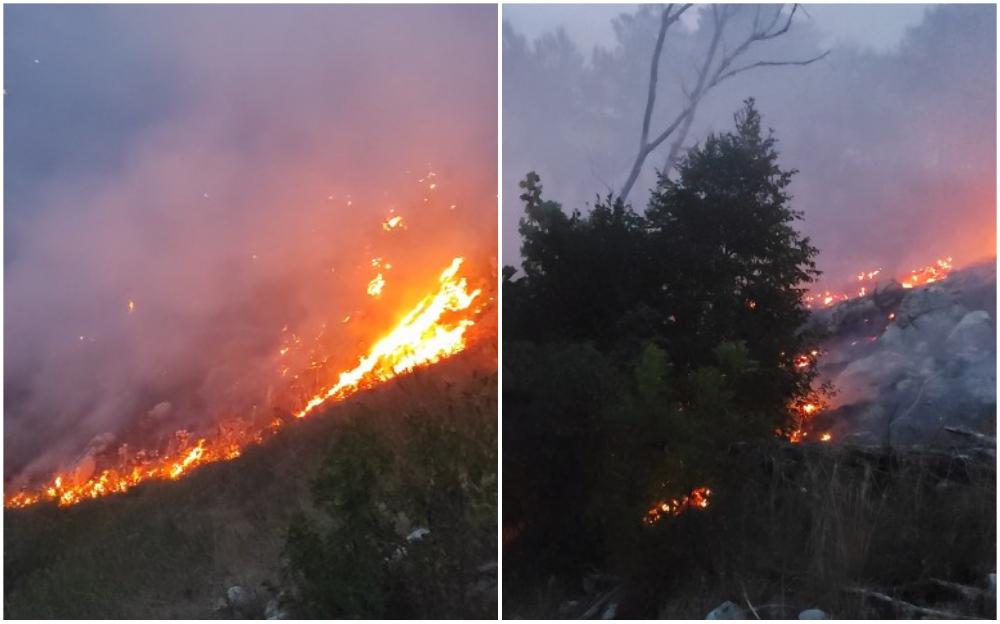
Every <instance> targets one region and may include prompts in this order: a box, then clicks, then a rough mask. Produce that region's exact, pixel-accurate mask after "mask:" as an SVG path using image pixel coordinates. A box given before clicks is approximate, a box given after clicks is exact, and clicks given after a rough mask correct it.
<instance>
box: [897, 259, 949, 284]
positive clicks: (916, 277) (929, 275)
mask: <svg viewBox="0 0 1000 624" xmlns="http://www.w3.org/2000/svg"><path fill="white" fill-rule="evenodd" d="M951 269H952V266H951V256H948V257H947V258H941V259H938V260H937V262H935V263H934V264H928V265H927V266H925V267H923V268H920V269H913V270H912V271H910V275H909V276H908V277H906V278H905V279H904V280H903V281H902V284H903V288H914V287H915V286H923V285H924V284H933V283H934V282H939V281H941V280H943V279H945V278H947V277H948V273H950V272H951Z"/></svg>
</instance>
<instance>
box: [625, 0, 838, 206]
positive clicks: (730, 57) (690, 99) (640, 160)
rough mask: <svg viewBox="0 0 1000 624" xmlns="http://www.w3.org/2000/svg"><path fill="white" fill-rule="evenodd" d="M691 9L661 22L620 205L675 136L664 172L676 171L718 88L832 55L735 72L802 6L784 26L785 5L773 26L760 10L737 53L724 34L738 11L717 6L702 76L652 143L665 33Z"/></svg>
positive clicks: (671, 11)
mask: <svg viewBox="0 0 1000 624" xmlns="http://www.w3.org/2000/svg"><path fill="white" fill-rule="evenodd" d="M690 7H691V5H690V4H686V5H683V6H681V7H679V8H677V7H675V5H669V6H668V7H667V8H666V9H664V11H663V14H662V16H661V20H660V29H659V32H658V34H657V38H656V45H655V46H654V48H653V57H652V61H651V63H650V68H649V87H648V90H647V93H646V108H645V110H644V111H643V117H642V130H641V132H640V134H639V149H638V152H637V154H636V158H635V162H633V164H632V169H631V171H630V172H629V175H628V178H627V179H626V180H625V184H624V185H623V186H622V191H621V193H620V197H621V199H622V200H625V199H627V198H628V195H629V193H630V192H631V190H632V187H633V186H634V185H635V182H636V180H637V179H638V178H639V174H640V173H641V172H642V167H643V165H644V164H645V162H646V158H647V157H648V156H649V154H650V153H652V152H653V151H654V150H656V149H657V148H658V147H659V146H660V145H661V144H662V143H663V142H664V141H665V140H666V139H667V138H669V137H670V136H671V135H673V134H674V133H675V132H676V133H677V136H676V137H675V140H674V141H673V142H672V143H671V146H670V151H669V153H668V155H667V160H666V162H665V166H664V171H668V170H669V169H670V168H671V167H672V166H673V164H674V162H676V160H677V157H678V155H679V153H680V150H681V148H682V147H683V144H684V140H685V139H686V138H687V134H688V131H689V130H690V128H691V124H692V123H693V121H694V113H695V111H696V110H697V108H698V104H699V103H700V102H701V100H702V99H703V98H704V96H705V95H706V94H707V93H708V92H709V91H711V90H712V89H713V88H714V87H716V86H717V85H718V84H719V83H720V82H723V81H725V80H727V79H729V78H732V77H733V76H736V75H738V74H741V73H743V72H747V71H750V70H752V69H756V68H758V67H780V66H792V65H796V66H804V65H809V64H811V63H814V62H816V61H818V60H820V59H822V58H825V57H826V56H827V55H828V54H829V51H826V52H824V53H823V54H820V55H818V56H815V57H813V58H809V59H805V60H798V61H796V60H791V61H757V62H754V63H749V64H747V65H743V66H740V67H735V68H734V67H733V63H734V62H735V61H736V60H737V59H738V58H740V57H741V56H742V55H743V54H744V53H746V51H747V50H749V49H750V48H751V47H752V46H753V45H754V44H755V43H758V42H761V41H769V40H771V39H775V38H777V37H780V36H781V35H784V34H785V33H787V32H788V31H789V29H790V28H791V26H792V20H793V19H794V17H795V13H796V12H797V11H798V8H799V7H798V5H793V6H792V9H791V11H789V12H788V15H787V17H786V18H785V19H784V20H783V21H782V19H781V17H782V13H783V8H784V7H783V5H778V6H777V8H776V10H775V11H774V14H773V15H772V16H771V18H770V20H762V18H761V13H762V8H761V7H759V6H758V7H757V8H756V10H755V12H754V17H753V22H752V25H751V28H750V34H749V35H748V36H747V37H746V38H745V39H743V40H742V41H741V42H740V43H739V45H737V46H736V48H734V49H733V50H732V51H729V50H727V47H726V45H725V43H724V42H723V33H724V31H725V29H726V25H727V23H728V22H729V20H730V18H731V17H732V16H733V15H734V14H735V11H736V8H735V7H733V6H731V5H717V4H713V5H712V7H711V10H712V26H713V32H712V39H711V41H710V43H709V47H708V50H707V51H706V53H705V60H704V63H703V64H702V67H701V69H700V70H699V71H698V81H697V84H696V85H695V87H694V89H692V90H691V91H688V90H687V87H686V85H682V91H683V93H684V96H685V99H686V104H685V106H684V108H683V109H681V111H680V113H678V114H677V116H675V117H674V118H673V119H672V120H671V121H670V123H668V124H667V125H666V127H665V128H664V129H663V130H662V131H661V132H660V133H659V134H658V135H656V138H654V139H653V140H650V139H649V135H650V125H651V123H652V118H653V110H654V108H655V105H656V88H657V79H658V77H659V71H660V57H661V56H662V54H663V44H664V41H665V40H666V35H667V30H668V29H669V28H670V25H671V24H673V23H674V22H676V21H677V20H678V19H679V18H680V16H681V15H682V14H683V13H684V12H685V11H687V10H688V9H689V8H690ZM762 21H766V22H767V24H766V25H765V26H762V25H761V24H762ZM720 45H721V47H722V56H721V59H719V60H718V64H716V57H717V56H718V52H719V47H720Z"/></svg>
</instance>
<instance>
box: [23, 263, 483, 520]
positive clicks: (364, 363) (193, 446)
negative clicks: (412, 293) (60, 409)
mask: <svg viewBox="0 0 1000 624" xmlns="http://www.w3.org/2000/svg"><path fill="white" fill-rule="evenodd" d="M462 262H463V259H462V258H455V259H454V260H452V262H451V264H450V265H449V266H448V267H447V268H446V269H445V270H444V271H443V272H442V273H441V275H440V277H439V284H440V286H439V288H438V289H437V291H436V292H433V293H431V294H429V295H427V296H426V297H424V298H423V299H422V300H421V301H420V302H418V303H417V304H416V306H414V307H413V308H412V309H411V310H410V311H409V312H408V313H407V314H406V315H405V316H404V317H403V319H402V320H400V321H399V322H398V323H397V325H396V326H395V327H394V328H393V329H392V330H391V331H389V332H388V333H387V334H385V335H384V336H383V337H382V338H380V339H379V340H377V341H376V342H375V343H374V344H373V345H372V347H371V348H370V349H369V350H368V353H367V354H366V355H364V356H363V357H361V358H360V360H359V362H358V365H357V366H355V367H354V368H353V369H351V370H348V371H345V372H343V373H341V374H340V376H339V378H338V381H337V383H336V384H334V385H333V386H331V387H330V388H328V389H327V390H325V391H323V392H321V393H319V394H317V395H316V396H313V397H312V398H310V399H309V400H307V401H306V402H305V404H304V405H303V407H302V408H301V409H299V411H298V412H296V413H295V416H296V417H297V418H303V417H305V416H306V415H308V414H309V413H310V412H312V411H314V410H315V409H316V408H317V407H319V406H320V405H323V404H324V403H327V402H331V401H340V400H343V399H345V398H346V397H348V396H350V395H352V394H354V393H355V392H358V391H359V390H363V389H366V388H370V387H372V386H374V385H376V384H378V383H380V382H384V381H387V380H389V379H392V378H393V377H396V376H397V375H400V374H403V373H406V372H408V371H411V370H413V369H414V368H416V367H418V366H422V365H425V364H431V363H434V362H437V361H439V360H441V359H443V358H446V357H449V356H451V355H454V354H456V353H459V352H460V351H462V350H463V349H464V348H465V346H466V342H465V333H466V330H467V329H468V328H469V327H470V326H472V325H474V324H475V321H474V320H473V317H474V316H475V315H476V313H477V312H478V310H476V309H474V308H473V303H474V302H475V301H476V299H477V298H478V297H479V295H480V294H481V290H478V289H477V290H473V291H471V292H470V291H469V289H468V285H467V282H466V279H465V278H464V277H459V276H458V270H459V268H460V267H461V265H462ZM346 320H347V319H345V321H346ZM285 422H286V421H284V420H282V419H280V418H276V419H274V420H273V421H271V422H270V423H266V424H264V425H256V426H254V428H240V427H239V426H234V427H220V428H219V432H218V433H217V434H215V435H214V437H201V438H198V439H197V440H190V439H189V438H188V434H187V432H185V431H180V432H178V433H177V434H176V438H177V440H176V444H175V445H173V448H172V449H170V450H168V451H166V452H165V453H164V454H162V455H159V454H157V453H146V452H145V451H141V450H140V451H137V452H131V451H130V450H129V449H128V448H127V447H126V446H122V447H121V448H120V449H119V462H118V465H117V466H115V467H112V468H107V469H105V470H102V471H101V472H99V473H98V474H97V475H96V476H93V477H90V478H88V479H86V480H82V479H79V480H78V479H74V475H73V474H72V473H71V472H67V473H64V474H57V475H55V476H54V477H53V478H52V479H51V480H50V481H49V482H48V483H47V484H44V485H42V486H39V487H37V488H34V489H29V490H22V491H20V492H17V493H16V494H13V495H11V496H9V497H7V498H5V500H4V506H5V507H27V506H29V505H33V504H35V503H38V502H40V501H53V500H54V501H57V502H58V504H59V505H60V506H63V507H65V506H69V505H73V504H75V503H78V502H80V501H83V500H87V499H93V498H100V497H102V496H107V495H109V494H115V493H122V492H126V491H128V490H130V489H131V488H133V487H135V486H136V485H138V484H139V483H142V482H143V481H148V480H155V479H161V480H176V479H179V478H181V477H182V476H184V475H185V474H187V473H189V472H190V471H191V470H193V469H195V468H196V467H198V466H202V465H204V464H209V463H213V462H218V461H225V460H230V459H234V458H236V457H239V456H240V455H241V454H242V451H243V449H244V448H245V447H246V446H249V445H250V444H255V443H260V442H262V441H263V440H264V439H265V437H267V436H268V435H272V434H273V433H275V432H276V431H277V430H278V429H280V428H281V427H282V426H284V424H285Z"/></svg>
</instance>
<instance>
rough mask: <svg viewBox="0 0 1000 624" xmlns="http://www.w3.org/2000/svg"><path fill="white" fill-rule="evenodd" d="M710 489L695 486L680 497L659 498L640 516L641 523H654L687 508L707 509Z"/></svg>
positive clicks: (674, 515) (681, 512)
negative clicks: (688, 492) (659, 499)
mask: <svg viewBox="0 0 1000 624" xmlns="http://www.w3.org/2000/svg"><path fill="white" fill-rule="evenodd" d="M711 495H712V490H710V489H708V488H707V487H696V488H694V489H693V490H691V493H690V494H687V495H685V496H682V497H681V498H679V499H677V498H674V499H671V500H669V501H668V500H661V501H658V502H657V503H656V504H654V505H653V506H652V507H650V508H649V509H648V510H647V511H646V514H645V515H644V516H643V517H642V522H643V524H646V525H654V524H656V523H657V522H659V521H660V520H662V519H663V518H665V517H668V516H671V517H675V518H676V517H677V516H679V515H681V514H683V513H684V512H685V511H687V510H688V509H708V499H709V497H711Z"/></svg>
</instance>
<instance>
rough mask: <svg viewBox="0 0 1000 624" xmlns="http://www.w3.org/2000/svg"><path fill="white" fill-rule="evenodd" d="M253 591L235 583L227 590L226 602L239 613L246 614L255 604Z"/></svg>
mask: <svg viewBox="0 0 1000 624" xmlns="http://www.w3.org/2000/svg"><path fill="white" fill-rule="evenodd" d="M253 600H254V596H253V592H251V591H248V590H246V589H244V588H243V587H241V586H240V585H233V586H232V587H230V588H229V589H227V590H226V602H227V603H228V604H229V608H231V609H232V610H233V611H234V612H236V614H237V615H239V614H244V613H246V612H247V611H248V610H250V608H251V606H252V605H253Z"/></svg>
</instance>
